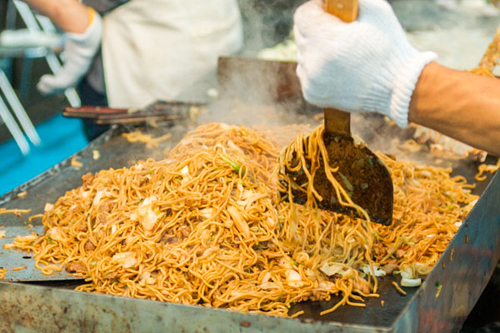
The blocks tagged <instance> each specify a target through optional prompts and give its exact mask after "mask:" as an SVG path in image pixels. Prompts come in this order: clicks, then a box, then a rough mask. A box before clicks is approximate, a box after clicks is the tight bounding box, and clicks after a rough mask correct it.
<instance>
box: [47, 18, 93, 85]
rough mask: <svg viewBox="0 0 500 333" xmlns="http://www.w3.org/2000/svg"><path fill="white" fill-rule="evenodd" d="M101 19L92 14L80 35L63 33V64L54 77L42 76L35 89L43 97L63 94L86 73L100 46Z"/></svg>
mask: <svg viewBox="0 0 500 333" xmlns="http://www.w3.org/2000/svg"><path fill="white" fill-rule="evenodd" d="M101 34H102V19H101V16H100V15H99V14H98V13H96V12H94V15H93V19H92V22H91V23H90V25H89V27H88V28H87V29H86V30H85V32H84V33H82V34H76V33H65V34H64V36H65V39H66V40H65V45H64V54H65V58H66V60H65V62H64V64H63V67H62V69H61V70H60V71H59V72H57V73H56V74H54V75H44V76H42V77H41V79H40V81H39V82H38V85H37V88H38V90H39V91H40V92H41V93H42V94H44V95H50V94H55V93H59V92H63V91H64V90H66V89H67V88H70V87H74V86H76V85H77V84H78V82H79V81H80V80H81V79H82V78H83V76H84V75H85V74H86V73H87V71H88V70H89V68H90V65H91V64H92V60H93V58H94V56H95V55H96V53H97V51H98V50H99V46H100V45H101Z"/></svg>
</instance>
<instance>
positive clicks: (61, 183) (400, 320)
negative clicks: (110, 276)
mask: <svg viewBox="0 0 500 333" xmlns="http://www.w3.org/2000/svg"><path fill="white" fill-rule="evenodd" d="M189 129H191V128H189V127H184V126H176V127H172V128H166V129H158V131H159V133H157V135H161V134H165V133H166V132H170V133H172V134H173V138H172V139H171V140H169V141H166V142H163V143H162V147H161V148H160V149H157V150H154V151H149V150H147V149H145V148H144V144H140V143H129V142H128V141H127V140H126V139H125V138H123V137H122V136H121V135H120V134H121V132H122V129H121V128H120V127H117V126H114V127H113V128H112V129H111V130H110V131H108V132H107V133H106V134H105V135H104V136H103V137H100V138H99V139H97V140H96V141H94V142H92V143H91V144H90V145H89V146H88V147H86V148H85V149H83V150H81V151H80V152H78V153H77V154H76V156H77V158H78V160H79V161H80V162H81V163H82V164H83V167H82V168H81V169H76V168H75V167H73V166H71V158H68V159H67V160H65V161H63V162H61V163H60V164H58V165H56V166H54V167H53V168H51V169H50V170H48V171H46V172H44V173H43V174H41V175H39V176H38V177H36V178H34V179H32V180H30V181H28V182H27V183H25V184H23V185H21V186H19V187H18V188H16V189H14V190H13V191H11V192H9V193H7V194H5V195H3V196H2V197H0V206H1V207H2V208H7V209H14V208H19V209H27V208H31V209H33V211H32V213H41V212H43V209H44V205H45V203H46V202H52V203H53V202H55V201H56V199H57V198H58V197H60V196H61V195H63V194H64V193H65V192H66V191H68V190H71V189H73V188H76V187H78V186H80V185H81V180H80V178H81V176H82V175H83V174H85V173H87V172H92V173H94V172H97V171H99V170H101V169H107V168H110V167H113V168H119V167H124V166H131V165H132V164H134V163H136V161H137V160H140V159H145V158H148V157H153V158H156V159H161V158H163V157H164V155H163V153H162V151H163V149H165V148H172V147H173V146H174V145H175V144H176V143H178V142H179V141H180V139H181V138H182V137H183V136H184V135H185V133H187V131H188V130H189ZM390 131H391V132H394V129H393V128H390ZM392 135H395V133H392ZM407 135H408V133H405V132H402V133H400V136H401V137H404V136H407ZM93 150H99V152H100V155H101V157H100V159H98V160H94V159H93ZM455 170H456V171H455V172H456V173H458V174H462V175H464V176H466V178H467V179H468V180H469V181H472V180H473V175H474V174H475V172H476V170H477V165H476V163H475V162H472V161H462V162H460V163H459V164H458V165H457V167H456V169H455ZM490 179H491V177H490ZM490 179H489V180H488V181H487V182H483V183H479V186H478V187H477V188H476V189H475V192H476V193H478V194H482V196H481V198H480V200H479V201H478V202H477V204H476V205H475V207H474V208H473V210H472V211H471V213H470V214H469V216H468V218H467V219H466V220H465V221H464V223H463V225H462V227H461V228H460V230H459V231H458V233H457V234H456V236H455V238H454V239H453V241H452V242H451V244H450V245H449V247H448V248H447V250H446V251H445V253H444V254H443V256H442V258H441V260H440V261H439V262H438V264H437V265H436V267H435V268H434V269H433V271H432V272H431V274H430V275H429V276H428V277H427V278H426V279H425V281H424V283H423V284H422V286H420V287H419V288H406V291H407V292H408V295H407V296H401V295H400V294H398V293H397V292H396V290H395V289H394V287H393V286H392V285H390V282H391V281H393V279H394V277H385V278H383V279H381V280H380V282H381V283H380V291H379V292H380V298H379V299H376V298H373V299H366V305H367V306H366V308H364V309H360V308H353V307H349V306H343V307H340V308H339V309H338V310H336V311H335V312H333V313H331V314H329V315H326V316H323V317H321V316H319V312H321V311H322V310H324V309H327V308H329V307H331V306H332V305H333V303H334V302H335V301H336V299H333V300H332V301H330V302H304V303H298V304H296V305H295V306H293V307H292V308H291V309H290V314H293V313H295V312H297V311H301V310H303V311H304V312H305V314H304V315H302V316H300V318H299V319H289V318H278V317H273V316H265V315H257V314H244V313H239V312H234V311H228V310H222V309H208V308H204V307H199V306H186V305H180V304H172V303H162V302H158V301H148V300H139V299H131V298H124V297H116V296H110V295H101V294H91V293H82V292H75V291H73V290H72V289H73V288H74V284H72V283H67V284H61V283H51V282H40V283H31V284H21V283H9V282H5V281H0V329H5V328H8V329H12V328H21V327H23V328H30V327H31V328H34V327H36V328H37V329H38V330H41V331H53V330H56V329H57V330H59V329H60V328H61V327H62V328H64V330H65V331H70V332H71V331H75V332H77V331H81V330H82V329H83V328H84V327H91V328H92V329H91V330H92V331H109V330H113V331H120V332H128V331H139V330H140V331H158V332H159V331H164V330H168V331H169V332H191V331H198V332H234V331H241V332H243V331H244V332H264V331H265V332H283V331H286V330H290V331H293V332H331V331H337V330H339V331H343V332H372V331H378V332H403V331H404V332H408V331H410V332H411V331H415V332H416V331H432V330H434V329H435V328H436V327H439V328H440V329H439V331H443V332H444V331H449V330H452V329H456V328H457V327H460V325H461V324H462V323H463V321H464V320H465V318H466V316H467V315H468V313H469V312H470V310H471V309H472V307H473V306H474V304H475V302H476V301H477V299H478V298H479V296H480V294H481V292H482V290H483V289H484V287H485V286H486V284H487V282H488V280H489V278H490V276H491V274H492V272H493V268H494V266H495V263H496V262H497V261H498V259H499V257H500V253H499V249H500V240H499V235H498V234H499V233H498V231H499V223H500V205H498V199H497V198H499V197H500V179H499V177H498V176H496V177H494V179H493V180H492V181H491V182H490ZM488 184H489V185H488ZM486 185H488V186H487V188H486ZM23 191H27V195H26V197H25V198H19V197H18V196H17V194H19V193H20V192H23ZM24 221H25V218H18V217H16V216H14V215H3V216H1V217H0V225H5V226H8V227H12V226H16V227H19V228H26V226H25V225H24ZM33 224H34V228H39V225H40V221H39V220H35V221H34V223H33ZM37 226H38V227H37ZM4 251H5V250H3V249H0V252H4ZM28 255H29V254H28ZM23 260H28V259H23ZM22 265H24V264H20V265H19V266H22ZM438 284H441V285H442V290H441V292H440V294H439V296H438V297H436V293H437V287H436V286H437V285H438ZM381 300H384V302H385V305H384V306H383V307H382V306H381V303H380V301H381Z"/></svg>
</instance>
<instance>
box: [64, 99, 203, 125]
mask: <svg viewBox="0 0 500 333" xmlns="http://www.w3.org/2000/svg"><path fill="white" fill-rule="evenodd" d="M205 106H206V104H205V103H197V102H178V101H156V102H154V103H152V104H150V105H148V106H146V107H145V108H142V109H136V108H129V109H114V108H108V107H104V106H82V107H80V108H72V107H67V108H65V109H64V110H63V116H65V117H67V118H81V119H90V120H94V121H95V122H96V123H97V124H98V125H111V124H131V125H132V124H141V123H145V122H147V121H182V120H186V119H190V118H192V117H193V115H194V114H196V112H195V111H196V110H199V109H200V108H202V107H205Z"/></svg>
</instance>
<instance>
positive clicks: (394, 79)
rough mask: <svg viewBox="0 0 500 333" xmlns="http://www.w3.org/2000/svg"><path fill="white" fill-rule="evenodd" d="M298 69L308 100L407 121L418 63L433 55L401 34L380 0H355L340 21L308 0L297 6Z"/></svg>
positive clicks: (420, 65)
mask: <svg viewBox="0 0 500 333" xmlns="http://www.w3.org/2000/svg"><path fill="white" fill-rule="evenodd" d="M294 20H295V26H294V34H295V40H296V42H297V46H298V54H297V59H298V62H299V65H298V67H297V74H298V76H299V78H300V82H301V84H302V91H303V93H304V97H305V99H306V100H308V101H309V102H310V103H312V104H316V105H318V106H321V107H333V108H336V109H340V110H343V111H349V112H366V111H368V112H370V111H371V112H374V111H375V112H380V113H382V114H384V115H387V116H389V117H390V118H391V119H393V120H394V121H395V122H396V123H397V124H398V125H399V126H401V127H406V126H408V108H409V105H410V100H411V96H412V94H413V90H414V89H415V85H416V83H417V81H418V79H419V77H420V74H421V72H422V70H423V68H424V67H425V66H426V65H427V64H428V63H429V62H431V61H433V60H434V59H436V58H437V55H436V54H435V53H433V52H419V51H417V50H416V49H414V48H413V47H412V46H411V45H410V43H409V42H408V40H407V39H406V36H405V33H404V31H403V28H402V27H401V25H400V24H399V22H398V20H397V18H396V16H395V15H394V12H393V11H392V8H391V7H390V5H389V4H388V3H387V2H386V1H385V0H360V1H359V16H358V19H357V20H356V21H355V22H352V23H344V22H342V21H341V20H339V19H338V18H337V17H335V16H333V15H331V14H328V13H326V12H325V10H324V7H323V4H322V2H321V1H319V0H318V1H316V0H312V1H309V2H307V3H305V4H304V5H302V6H301V7H299V8H298V9H297V12H296V13H295V17H294Z"/></svg>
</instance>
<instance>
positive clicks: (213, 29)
mask: <svg viewBox="0 0 500 333" xmlns="http://www.w3.org/2000/svg"><path fill="white" fill-rule="evenodd" d="M24 1H25V2H26V3H28V4H29V5H30V6H31V7H32V8H34V9H35V10H37V11H38V12H40V13H41V14H43V15H45V16H47V17H49V18H50V19H51V20H52V21H53V23H54V24H55V25H57V26H58V27H59V28H60V29H61V30H63V31H64V32H65V37H66V44H65V57H66V60H65V63H64V65H63V69H62V70H61V71H60V72H59V73H56V74H55V75H44V76H43V77H42V78H41V79H40V82H39V83H38V85H37V87H38V90H39V91H40V92H41V93H42V94H45V95H49V94H55V93H60V92H63V91H64V90H65V89H67V88H69V87H74V86H76V85H78V88H79V93H80V97H81V99H82V104H83V105H102V106H105V105H109V106H110V107H114V108H140V107H144V106H146V105H148V104H149V103H152V102H154V101H155V100H157V99H164V100H165V99H167V100H168V99H175V97H176V96H177V95H179V94H180V93H181V92H182V91H185V90H186V89H187V88H188V87H190V86H191V85H192V84H193V83H195V82H196V81H198V80H199V79H200V78H201V77H203V76H204V75H206V74H207V73H208V72H210V71H211V70H213V69H214V68H215V67H216V65H217V58H218V56H219V55H223V54H233V53H236V52H238V51H239V50H240V49H241V47H242V45H243V32H242V22H241V15H240V11H239V8H238V4H237V0H189V1H184V0H130V1H126V0H125V1H124V0H83V1H82V3H80V2H79V1H78V0H24ZM101 42H102V44H101ZM101 47H102V51H101ZM84 128H85V130H86V134H87V137H88V138H89V139H90V140H91V139H93V138H95V137H97V136H98V135H100V134H101V133H102V132H103V131H104V130H105V129H107V127H103V126H96V125H94V124H92V123H91V122H86V123H85V126H84Z"/></svg>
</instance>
